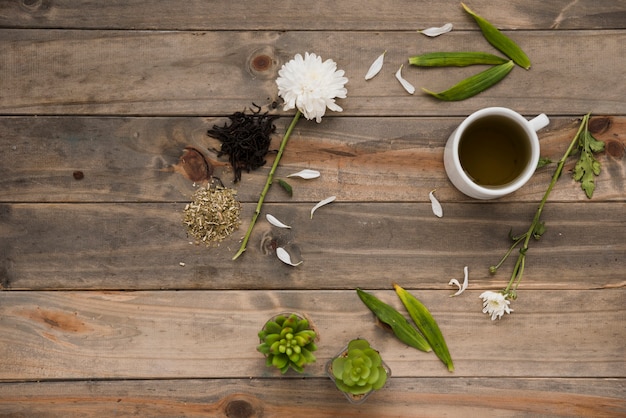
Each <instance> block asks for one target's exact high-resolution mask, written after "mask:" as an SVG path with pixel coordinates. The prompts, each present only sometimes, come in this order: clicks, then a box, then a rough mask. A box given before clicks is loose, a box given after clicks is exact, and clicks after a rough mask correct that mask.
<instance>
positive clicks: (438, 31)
mask: <svg viewBox="0 0 626 418" xmlns="http://www.w3.org/2000/svg"><path fill="white" fill-rule="evenodd" d="M451 30H452V23H446V24H445V25H443V26H442V27H440V28H428V29H424V30H421V31H420V32H421V33H423V34H424V35H426V36H430V37H434V36H439V35H443V34H444V33H448V32H450V31H451Z"/></svg>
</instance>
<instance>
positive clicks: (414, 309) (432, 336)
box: [393, 283, 454, 372]
mask: <svg viewBox="0 0 626 418" xmlns="http://www.w3.org/2000/svg"><path fill="white" fill-rule="evenodd" d="M393 287H394V289H396V293H397V294H398V297H399V298H400V300H401V301H402V303H403V304H404V307H405V308H406V310H407V311H408V312H409V315H410V316H411V318H412V319H413V322H415V325H416V326H417V329H418V330H419V331H420V332H421V333H422V335H423V336H424V338H426V341H428V344H430V346H431V348H432V350H433V351H434V352H435V354H436V355H437V357H439V359H440V360H441V361H442V362H443V363H444V364H445V365H446V366H447V367H448V371H450V372H453V371H454V364H453V363H452V357H451V356H450V351H448V345H447V344H446V340H445V339H444V338H443V334H442V333H441V330H440V329H439V325H437V321H435V318H433V316H432V315H431V313H430V312H429V311H428V309H427V308H426V306H424V304H423V303H422V302H420V301H419V300H418V299H417V298H416V297H415V296H413V295H412V294H411V293H409V292H407V291H406V290H405V289H403V288H402V287H400V286H399V285H397V284H395V283H394V285H393Z"/></svg>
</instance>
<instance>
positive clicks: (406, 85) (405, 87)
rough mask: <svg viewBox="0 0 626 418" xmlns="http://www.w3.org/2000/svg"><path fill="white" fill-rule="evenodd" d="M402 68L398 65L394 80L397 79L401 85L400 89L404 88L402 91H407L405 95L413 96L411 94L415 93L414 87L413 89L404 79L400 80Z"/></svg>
mask: <svg viewBox="0 0 626 418" xmlns="http://www.w3.org/2000/svg"><path fill="white" fill-rule="evenodd" d="M403 66H404V65H400V68H399V69H398V71H397V72H396V78H397V79H398V81H399V82H400V84H402V87H404V89H405V90H406V91H407V93H409V94H413V93H415V87H413V85H412V84H411V83H409V82H408V81H406V80H405V79H404V78H402V67H403Z"/></svg>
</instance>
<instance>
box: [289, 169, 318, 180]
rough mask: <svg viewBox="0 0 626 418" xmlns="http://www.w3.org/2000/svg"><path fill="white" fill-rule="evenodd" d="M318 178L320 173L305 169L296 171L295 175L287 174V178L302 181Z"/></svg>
mask: <svg viewBox="0 0 626 418" xmlns="http://www.w3.org/2000/svg"><path fill="white" fill-rule="evenodd" d="M319 176H320V172H319V171H317V170H309V169H305V170H302V171H298V172H297V173H293V174H289V175H288V176H287V177H300V178H303V179H307V180H309V179H316V178H318V177H319Z"/></svg>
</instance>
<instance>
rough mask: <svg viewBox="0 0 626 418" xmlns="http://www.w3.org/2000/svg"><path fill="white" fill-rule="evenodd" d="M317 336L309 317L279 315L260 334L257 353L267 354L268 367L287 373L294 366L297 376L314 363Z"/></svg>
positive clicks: (266, 324)
mask: <svg viewBox="0 0 626 418" xmlns="http://www.w3.org/2000/svg"><path fill="white" fill-rule="evenodd" d="M316 337H317V334H316V333H315V331H314V330H313V329H311V327H310V325H309V321H308V320H307V319H306V318H301V317H300V316H298V315H296V314H293V313H292V314H289V315H288V316H286V315H278V316H276V317H274V318H273V319H271V320H270V321H267V322H266V323H265V326H263V329H262V330H261V331H259V339H260V340H261V344H260V345H259V346H258V347H257V350H258V351H260V352H261V353H263V354H265V357H266V362H265V364H266V365H267V366H268V367H270V366H274V367H276V368H277V369H280V371H281V372H282V373H286V372H287V370H289V368H290V367H291V368H292V369H293V370H295V371H296V372H298V373H302V372H303V371H304V366H305V365H307V364H309V363H314V362H315V356H314V355H313V354H312V352H313V351H315V350H317V346H316V345H315V338H316Z"/></svg>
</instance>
